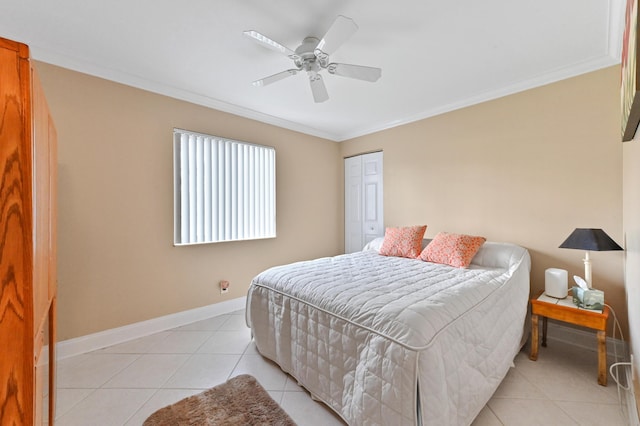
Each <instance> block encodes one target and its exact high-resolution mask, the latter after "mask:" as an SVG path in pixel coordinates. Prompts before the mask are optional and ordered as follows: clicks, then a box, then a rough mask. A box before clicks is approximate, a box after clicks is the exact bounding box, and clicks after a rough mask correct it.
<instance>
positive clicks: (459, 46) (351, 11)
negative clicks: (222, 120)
mask: <svg viewBox="0 0 640 426" xmlns="http://www.w3.org/2000/svg"><path fill="white" fill-rule="evenodd" d="M623 3H624V0H609V1H607V0H536V1H517V0H516V1H514V0H483V1H478V0H439V1H433V0H395V1H388V0H353V1H345V0H272V1H265V0H186V1H177V0H172V1H169V0H133V1H132V0H109V1H95V0H94V1H87V0H56V1H51V0H2V1H0V37H5V38H10V39H14V40H17V41H21V42H24V43H27V44H29V45H30V47H31V53H32V57H33V58H34V59H37V60H41V61H44V62H48V63H51V64H55V65H59V66H62V67H65V68H70V69H73V70H77V71H81V72H84V73H87V74H92V75H96V76H99V77H103V78H106V79H110V80H113V81H117V82H120V83H124V84H128V85H131V86H135V87H139V88H142V89H147V90H150V91H153V92H157V93H161V94H165V95H168V96H172V97H175V98H179V99H184V100H188V101H191V102H194V103H198V104H202V105H205V106H209V107H212V108H216V109H219V110H222V111H227V112H231V113H234V114H238V115H241V116H245V117H249V118H253V119H256V120H260V121H264V122H267V123H271V124H275V125H278V126H281V127H285V128H288V129H292V130H296V131H300V132H303V133H307V134H311V135H316V136H320V137H323V138H327V139H331V140H335V141H341V140H345V139H349V138H352V137H356V136H361V135H364V134H368V133H372V132H375V131H378V130H382V129H386V128H390V127H394V126H396V125H399V124H403V123H407V122H411V121H415V120H419V119H422V118H426V117H429V116H433V115H436V114H440V113H443V112H446V111H451V110H454V109H457V108H461V107H464V106H467V105H472V104H475V103H478V102H482V101H486V100H489V99H494V98H497V97H500V96H504V95H507V94H510V93H514V92H518V91H521V90H525V89H529V88H532V87H536V86H540V85H543V84H547V83H550V82H553V81H557V80H561V79H564V78H568V77H572V76H575V75H579V74H582V73H585V72H589V71H593V70H596V69H600V68H603V67H606V66H609V65H613V64H616V63H619V62H620V45H621V34H622V26H623V17H624V4H623ZM339 14H341V15H345V16H348V17H350V18H352V19H353V20H354V21H355V22H356V23H357V24H358V26H359V30H358V32H357V33H356V34H355V35H354V36H353V37H352V38H351V39H349V40H348V41H347V42H346V43H345V44H344V45H343V46H342V47H341V48H340V49H339V50H337V51H336V52H335V53H334V54H333V55H332V56H331V60H332V61H333V62H344V63H352V64H359V65H368V66H374V67H380V68H382V78H381V79H380V80H378V82H376V83H369V82H364V81H359V80H353V79H348V78H344V77H340V76H335V75H329V74H326V73H323V78H324V81H325V84H326V87H327V90H328V92H329V96H330V98H329V100H328V101H327V102H324V103H321V104H316V103H314V102H313V98H312V96H311V91H310V88H309V84H308V81H307V78H306V75H305V74H304V73H302V74H298V75H296V76H293V77H290V78H287V79H285V80H282V81H280V82H277V83H274V84H272V85H269V86H265V87H254V86H252V84H251V82H252V81H254V80H257V79H260V78H262V77H265V76H268V75H271V74H275V73H277V72H279V71H283V70H285V69H289V68H293V63H292V61H291V60H290V59H289V58H287V57H286V56H284V55H279V54H278V53H276V52H274V51H272V50H268V49H265V48H263V47H262V46H260V45H258V44H257V43H255V42H252V40H250V39H249V38H247V37H244V36H243V34H242V32H243V31H244V30H255V31H258V32H261V33H263V34H264V35H267V36H269V37H271V38H272V39H274V40H276V41H278V42H280V43H281V44H283V45H285V46H287V47H289V48H291V49H295V48H296V47H298V45H299V44H300V43H301V42H302V39H303V38H305V37H307V36H316V37H318V38H321V37H322V36H323V35H324V34H325V32H326V31H327V29H328V28H329V26H330V25H331V23H332V22H333V20H334V19H335V17H336V16H337V15H339Z"/></svg>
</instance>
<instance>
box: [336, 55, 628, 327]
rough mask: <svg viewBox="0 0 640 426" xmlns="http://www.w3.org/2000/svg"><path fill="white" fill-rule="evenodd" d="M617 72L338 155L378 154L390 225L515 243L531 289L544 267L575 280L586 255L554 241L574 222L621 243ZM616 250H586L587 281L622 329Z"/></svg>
mask: <svg viewBox="0 0 640 426" xmlns="http://www.w3.org/2000/svg"><path fill="white" fill-rule="evenodd" d="M619 78H620V71H619V68H618V67H611V68H607V69H604V70H601V71H598V72H594V73H590V74H586V75H583V76H580V77H577V78H572V79H569V80H564V81H561V82H558V83H555V84H551V85H547V86H544V87H540V88H537V89H534V90H529V91H526V92H522V93H519V94H515V95H511V96H507V97H504V98H501V99H497V100H494V101H491V102H486V103H483V104H480V105H476V106H472V107H469V108H464V109H461V110H458V111H454V112H450V113H447V114H443V115H440V116H437V117H432V118H429V119H425V120H422V121H418V122H415V123H412V124H408V125H404V126H401V127H397V128H394V129H390V130H386V131H382V132H379V133H376V134H372V135H368V136H364V137H360V138H356V139H353V140H349V141H346V142H343V143H342V144H341V145H340V148H341V153H342V156H343V157H347V156H351V155H354V154H357V153H361V152H366V151H372V150H377V149H382V150H383V151H384V194H385V195H384V211H385V222H386V225H387V226H400V225H412V224H427V225H428V228H427V236H429V237H432V236H433V235H435V234H436V233H437V232H439V231H449V232H460V233H471V234H479V235H483V236H485V237H487V238H488V239H489V240H493V241H510V242H514V243H517V244H520V245H523V246H525V247H527V248H528V249H529V251H530V253H531V257H532V274H531V276H532V282H531V288H532V293H536V292H538V291H541V290H542V289H543V288H544V270H545V269H547V268H550V267H557V268H563V269H568V271H569V274H570V275H569V276H570V277H571V276H573V275H574V274H577V275H580V276H584V266H583V263H582V261H581V259H582V258H583V257H584V252H581V251H578V250H569V249H559V248H558V245H560V244H561V243H562V242H563V241H564V239H565V238H566V237H567V236H569V234H570V233H571V231H573V229H574V228H577V227H593V228H603V229H604V230H605V231H606V232H607V233H608V234H609V235H610V236H611V237H612V238H613V239H614V240H616V241H618V243H620V244H622V243H623V238H622V143H621V142H620V134H619V121H620V120H619V117H620V113H619V111H620V108H619V84H620V83H619ZM623 257H624V255H623V253H621V252H599V253H598V252H596V253H592V261H593V271H594V272H593V282H594V286H595V287H596V288H599V289H602V290H604V291H605V296H606V298H607V300H608V303H610V304H611V305H612V306H613V307H614V309H615V311H616V313H617V314H618V317H619V318H620V320H621V323H622V324H623V328H624V329H625V330H626V323H627V312H626V311H627V308H626V301H625V290H624V283H623V266H622V264H623ZM570 284H573V280H571V278H570Z"/></svg>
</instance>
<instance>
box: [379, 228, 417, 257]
mask: <svg viewBox="0 0 640 426" xmlns="http://www.w3.org/2000/svg"><path fill="white" fill-rule="evenodd" d="M426 230H427V226H426V225H425V226H406V227H402V228H387V229H385V231H384V241H383V242H382V247H380V254H382V255H384V256H398V257H409V258H412V259H415V258H416V257H418V255H419V254H420V250H422V237H424V231H426Z"/></svg>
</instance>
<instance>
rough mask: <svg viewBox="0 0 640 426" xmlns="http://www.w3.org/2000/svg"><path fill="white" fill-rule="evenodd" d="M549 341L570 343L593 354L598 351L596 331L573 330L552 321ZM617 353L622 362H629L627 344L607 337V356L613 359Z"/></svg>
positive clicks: (548, 331) (548, 336) (549, 329)
mask: <svg viewBox="0 0 640 426" xmlns="http://www.w3.org/2000/svg"><path fill="white" fill-rule="evenodd" d="M547 340H555V341H562V342H565V343H570V344H572V345H574V346H577V347H579V348H581V349H584V350H588V351H592V352H596V351H597V350H598V345H597V340H596V333H595V331H587V330H581V329H577V328H572V327H568V326H566V325H564V324H561V323H557V322H554V321H551V320H549V322H548V327H547ZM616 353H617V355H618V358H621V359H620V361H629V352H628V347H627V343H626V342H624V341H623V340H620V339H612V338H610V337H607V355H608V356H610V357H613V356H615V354H616Z"/></svg>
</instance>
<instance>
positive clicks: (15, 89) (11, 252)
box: [0, 39, 34, 425]
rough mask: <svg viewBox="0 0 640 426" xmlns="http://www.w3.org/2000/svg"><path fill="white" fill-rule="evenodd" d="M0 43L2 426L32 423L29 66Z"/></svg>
mask: <svg viewBox="0 0 640 426" xmlns="http://www.w3.org/2000/svg"><path fill="white" fill-rule="evenodd" d="M26 58H28V49H27V48H26V46H24V45H21V44H18V43H13V42H10V41H8V40H4V39H0V111H1V113H0V173H1V174H2V176H0V283H2V284H1V287H0V348H2V356H1V357H0V405H1V406H2V410H0V424H2V425H14V424H15V425H32V424H33V423H34V418H33V416H34V405H33V395H34V365H33V354H34V334H33V329H34V328H33V296H32V290H33V288H32V284H33V281H32V274H33V265H32V261H33V245H32V235H33V220H32V214H31V212H32V191H31V176H32V164H31V154H32V152H31V151H32V147H31V120H30V113H31V104H30V102H29V99H30V97H29V94H30V89H31V88H30V65H29V62H28V59H26Z"/></svg>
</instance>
